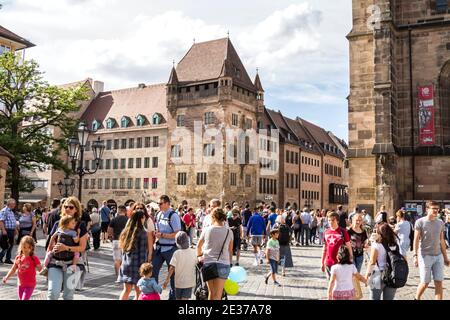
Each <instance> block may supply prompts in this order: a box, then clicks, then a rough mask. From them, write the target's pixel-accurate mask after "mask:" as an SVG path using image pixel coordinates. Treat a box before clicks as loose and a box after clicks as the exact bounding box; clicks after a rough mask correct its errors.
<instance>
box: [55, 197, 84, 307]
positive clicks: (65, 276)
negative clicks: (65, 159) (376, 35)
mask: <svg viewBox="0 0 450 320" xmlns="http://www.w3.org/2000/svg"><path fill="white" fill-rule="evenodd" d="M81 215H82V211H81V203H80V201H79V200H78V199H77V198H76V197H69V198H67V199H66V201H64V203H63V204H62V206H61V217H64V216H71V217H74V218H75V220H76V221H77V224H76V227H75V231H76V232H78V233H79V238H80V240H79V243H78V246H76V247H69V246H67V245H65V244H63V243H57V244H56V245H55V246H54V247H53V253H61V252H65V251H68V252H79V254H80V259H79V260H78V263H77V271H76V272H75V273H73V270H72V268H68V266H70V265H71V264H72V260H69V261H64V260H57V259H56V258H55V257H52V259H51V260H50V263H49V265H48V292H47V299H48V300H58V298H59V295H60V292H61V287H63V288H64V292H63V299H64V300H73V295H74V293H75V289H76V288H77V287H78V288H80V286H82V284H83V280H84V275H85V266H84V261H83V253H84V251H85V250H86V244H87V239H88V231H87V228H86V224H85V222H84V221H81ZM57 229H58V224H57V223H56V224H55V225H54V226H53V229H52V230H51V232H50V237H51V236H53V234H54V233H55V232H56V231H57Z"/></svg>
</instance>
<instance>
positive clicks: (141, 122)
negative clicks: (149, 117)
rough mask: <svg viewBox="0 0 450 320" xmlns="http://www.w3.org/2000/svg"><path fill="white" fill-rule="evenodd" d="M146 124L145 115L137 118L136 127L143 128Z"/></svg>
mask: <svg viewBox="0 0 450 320" xmlns="http://www.w3.org/2000/svg"><path fill="white" fill-rule="evenodd" d="M144 124H145V118H144V116H143V115H138V116H137V117H136V125H137V126H138V127H142V126H143V125H144Z"/></svg>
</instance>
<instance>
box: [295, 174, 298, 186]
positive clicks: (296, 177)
mask: <svg viewBox="0 0 450 320" xmlns="http://www.w3.org/2000/svg"><path fill="white" fill-rule="evenodd" d="M295 189H298V174H296V175H295Z"/></svg>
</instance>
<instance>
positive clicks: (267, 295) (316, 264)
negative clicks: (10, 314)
mask: <svg viewBox="0 0 450 320" xmlns="http://www.w3.org/2000/svg"><path fill="white" fill-rule="evenodd" d="M44 244H45V242H44V240H43V239H41V240H39V241H38V246H37V255H38V256H39V258H40V259H41V260H43V258H44V256H45V254H44ZM15 249H17V247H15ZM14 252H15V250H14ZM292 255H293V259H294V265H295V267H294V268H291V269H287V272H286V276H285V277H281V276H279V277H278V281H279V282H280V283H281V284H282V286H281V287H278V286H275V285H273V284H272V280H269V284H268V285H266V284H265V283H264V277H263V274H265V273H267V272H268V270H269V266H268V265H267V264H264V265H260V266H256V267H255V266H253V265H252V263H253V255H252V253H251V251H250V250H249V251H243V252H242V255H241V261H240V265H241V266H243V267H244V268H245V269H246V270H247V274H248V277H247V280H246V281H245V282H243V283H241V284H240V285H239V293H238V295H237V296H231V297H229V299H230V300H235V299H248V300H266V299H296V300H310V299H315V300H323V299H326V297H327V280H326V278H325V275H324V274H323V273H322V272H321V271H320V257H321V247H320V246H318V245H314V246H310V247H295V246H293V247H292ZM88 260H89V272H88V273H87V275H86V281H85V286H84V288H83V290H82V291H79V292H76V294H75V299H77V300H117V299H118V297H119V294H120V292H121V289H122V286H121V285H120V284H116V283H115V282H114V281H115V280H116V277H115V276H114V267H113V262H112V246H111V244H110V243H107V244H102V246H101V248H100V249H99V250H98V251H95V252H94V251H93V250H91V251H90V252H89V258H88ZM411 260H412V259H411ZM410 266H412V261H411V262H410ZM9 267H10V266H9V265H0V276H1V277H3V276H4V275H6V273H7V271H8V270H9ZM364 271H365V266H363V270H362V272H363V274H364ZM166 272H167V269H166V268H163V269H162V274H161V275H160V279H159V280H160V282H162V281H163V280H164V279H165V277H166ZM445 275H446V277H445V280H444V299H446V300H450V290H448V288H450V268H446V270H445ZM418 282H419V276H418V269H417V268H415V267H411V270H410V278H409V281H408V284H407V285H406V286H405V287H404V288H401V289H399V290H398V291H397V294H396V299H397V300H412V299H414V294H415V290H416V287H417V284H418ZM16 290H17V289H16V277H14V278H11V279H10V280H9V281H8V283H7V284H0V300H15V299H17V294H16ZM363 292H364V298H365V299H367V298H368V289H365V288H364V286H363ZM133 297H134V296H133V294H132V296H131V298H133ZM433 297H434V287H433V285H432V284H431V285H430V288H429V289H427V290H426V292H425V295H424V299H433ZM46 298H47V286H46V278H45V277H42V276H38V278H37V286H36V289H35V291H34V293H33V296H32V299H33V300H45V299H46ZM161 298H162V299H167V298H168V290H165V291H163V294H162V296H161Z"/></svg>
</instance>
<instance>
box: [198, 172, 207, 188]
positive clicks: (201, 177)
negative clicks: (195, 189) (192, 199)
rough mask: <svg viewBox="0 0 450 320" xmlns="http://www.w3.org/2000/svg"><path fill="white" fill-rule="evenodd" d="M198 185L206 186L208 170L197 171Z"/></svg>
mask: <svg viewBox="0 0 450 320" xmlns="http://www.w3.org/2000/svg"><path fill="white" fill-rule="evenodd" d="M197 185H198V186H206V172H198V173H197Z"/></svg>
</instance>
